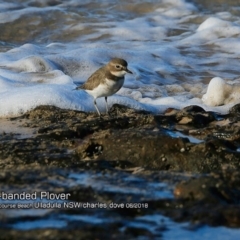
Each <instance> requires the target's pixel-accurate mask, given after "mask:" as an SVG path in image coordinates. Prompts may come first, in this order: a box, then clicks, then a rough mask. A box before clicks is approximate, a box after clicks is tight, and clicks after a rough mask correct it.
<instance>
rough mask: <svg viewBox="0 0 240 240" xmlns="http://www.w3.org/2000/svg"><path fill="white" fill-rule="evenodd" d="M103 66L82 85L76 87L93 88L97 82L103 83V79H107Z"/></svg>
mask: <svg viewBox="0 0 240 240" xmlns="http://www.w3.org/2000/svg"><path fill="white" fill-rule="evenodd" d="M103 68H104V67H102V68H99V69H98V70H97V71H96V72H94V73H93V74H92V75H91V76H90V77H89V78H88V80H87V81H86V82H85V83H84V84H83V85H81V86H78V87H77V88H76V89H88V90H92V88H93V86H94V85H96V83H101V80H103V79H105V71H103Z"/></svg>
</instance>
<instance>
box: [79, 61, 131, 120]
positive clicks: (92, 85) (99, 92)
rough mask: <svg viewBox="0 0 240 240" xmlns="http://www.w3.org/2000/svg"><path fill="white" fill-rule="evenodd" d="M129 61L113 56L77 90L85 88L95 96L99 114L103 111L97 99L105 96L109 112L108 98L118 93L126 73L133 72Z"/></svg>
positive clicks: (95, 104)
mask: <svg viewBox="0 0 240 240" xmlns="http://www.w3.org/2000/svg"><path fill="white" fill-rule="evenodd" d="M127 65H128V64H127V62H126V61H125V60H124V59H121V58H113V59H112V60H111V61H110V62H109V63H108V64H106V65H105V66H103V67H101V68H99V69H98V70H97V71H96V72H94V73H93V74H92V75H91V76H90V77H89V78H88V80H87V81H86V82H85V83H84V84H83V85H81V86H78V87H77V88H76V90H79V89H83V90H85V91H86V92H87V93H88V94H90V95H92V96H93V98H94V101H93V102H94V106H95V108H96V110H97V113H98V115H99V116H100V117H101V113H100V111H99V109H98V107H97V103H96V99H97V98H100V97H105V102H106V111H107V114H109V112H108V111H109V110H108V104H107V98H108V96H111V95H113V94H114V93H116V92H117V91H118V90H119V89H120V88H121V87H122V86H123V83H124V76H125V74H126V73H131V74H132V72H131V71H130V70H128V68H127Z"/></svg>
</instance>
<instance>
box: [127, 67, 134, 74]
mask: <svg viewBox="0 0 240 240" xmlns="http://www.w3.org/2000/svg"><path fill="white" fill-rule="evenodd" d="M125 71H126V72H127V73H131V74H133V73H132V72H131V71H130V70H128V69H127V68H126V69H125Z"/></svg>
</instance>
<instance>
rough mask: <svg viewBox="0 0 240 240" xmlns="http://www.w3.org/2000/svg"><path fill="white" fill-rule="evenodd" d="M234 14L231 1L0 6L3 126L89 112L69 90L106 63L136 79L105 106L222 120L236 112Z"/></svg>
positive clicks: (237, 29)
mask: <svg viewBox="0 0 240 240" xmlns="http://www.w3.org/2000/svg"><path fill="white" fill-rule="evenodd" d="M239 13H240V8H239V6H238V4H237V1H228V2H226V1H221V0H219V1H214V0H209V1H200V0H194V1H185V0H159V1H153V0H147V1H140V0H130V1H129V0H128V1H127V0H126V1H121V3H120V2H119V1H116V0H113V1H112V0H105V1H101V0H95V1H90V0H84V1H77V0H70V1H61V0H56V1H53V0H44V1H32V0H19V1H13V0H12V1H1V2H0V27H1V35H0V117H9V116H16V115H20V114H22V113H24V112H26V111H28V110H30V109H33V108H35V107H37V106H39V105H55V106H58V107H60V108H64V109H75V110H81V111H95V108H94V106H93V99H92V97H91V96H89V95H88V94H87V93H86V92H84V91H83V90H80V91H74V90H73V89H75V87H76V86H77V85H79V84H82V83H83V82H85V81H86V80H87V78H88V77H89V76H90V75H91V74H92V73H93V72H94V71H95V70H96V69H98V68H99V67H101V66H103V65H104V64H106V63H107V62H108V61H109V60H110V59H111V58H113V57H120V58H124V59H125V60H127V62H128V64H129V69H130V70H131V71H132V72H133V75H130V74H128V75H126V77H125V83H124V86H123V88H122V89H121V90H120V91H119V92H117V93H116V94H115V95H113V96H112V97H109V105H110V106H111V105H112V104H114V103H119V104H123V105H126V106H129V107H132V108H135V109H144V110H148V111H151V112H153V113H161V112H163V111H165V110H166V109H167V108H169V107H173V108H177V109H181V108H183V107H185V106H189V105H193V104H195V105H199V106H202V107H203V108H204V109H206V110H211V111H216V112H219V113H227V112H228V110H229V108H230V107H231V106H233V105H234V104H236V103H238V102H240V94H239V93H238V92H239V91H238V84H240V78H239V75H240V74H239V73H240V68H239V58H240V41H239V36H240V17H239ZM216 78H217V79H218V81H216ZM211 79H215V80H214V81H213V84H211V85H212V88H211V89H209V90H207V88H208V84H209V82H210V81H211ZM215 86H216V88H215ZM226 86H227V87H228V88H230V90H229V91H228V92H227V93H225V89H226ZM206 93H207V94H206ZM219 93H221V94H220V95H221V96H220V97H219V96H218V97H217V99H216V95H218V94H219ZM97 102H98V105H99V109H100V111H103V112H104V111H105V105H104V100H103V99H98V100H97Z"/></svg>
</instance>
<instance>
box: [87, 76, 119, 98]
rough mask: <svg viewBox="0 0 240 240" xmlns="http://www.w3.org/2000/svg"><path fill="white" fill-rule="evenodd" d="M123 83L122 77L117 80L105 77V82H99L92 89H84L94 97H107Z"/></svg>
mask: <svg viewBox="0 0 240 240" xmlns="http://www.w3.org/2000/svg"><path fill="white" fill-rule="evenodd" d="M123 83H124V78H123V79H121V80H119V81H113V80H110V79H106V82H105V83H104V84H103V83H101V84H100V85H98V86H97V87H96V88H94V89H93V90H86V92H87V93H88V94H90V95H92V96H93V97H94V98H99V97H108V96H111V95H113V94H114V93H116V92H117V91H118V90H119V89H120V88H121V87H122V86H123Z"/></svg>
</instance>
